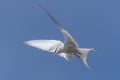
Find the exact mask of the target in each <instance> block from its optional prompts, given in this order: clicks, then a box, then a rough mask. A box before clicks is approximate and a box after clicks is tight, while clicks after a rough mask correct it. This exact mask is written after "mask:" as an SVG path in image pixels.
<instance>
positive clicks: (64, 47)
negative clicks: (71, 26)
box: [25, 4, 94, 68]
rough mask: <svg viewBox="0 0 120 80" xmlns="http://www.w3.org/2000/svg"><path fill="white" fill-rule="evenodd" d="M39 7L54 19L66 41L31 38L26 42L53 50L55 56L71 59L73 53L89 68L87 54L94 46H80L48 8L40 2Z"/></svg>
mask: <svg viewBox="0 0 120 80" xmlns="http://www.w3.org/2000/svg"><path fill="white" fill-rule="evenodd" d="M39 7H40V8H42V9H43V10H44V11H45V12H46V13H47V14H48V16H49V17H50V18H51V19H52V21H53V22H54V23H55V24H56V25H57V27H58V28H59V29H60V31H61V32H62V34H63V35H64V37H65V41H64V43H63V42H61V41H59V40H30V41H26V42H25V44H27V45H30V46H32V47H35V48H38V49H41V50H45V51H48V52H53V53H54V54H53V56H54V55H56V54H58V55H59V56H61V57H64V58H65V59H66V60H67V61H68V60H70V58H71V56H72V55H75V56H76V57H78V58H79V59H80V60H81V61H82V63H83V64H84V65H85V66H86V67H88V68H89V66H88V64H87V55H88V53H89V52H90V51H94V48H79V46H78V44H77V43H76V41H75V40H74V39H73V37H72V36H71V35H70V34H69V33H68V32H67V31H66V30H65V29H63V28H62V26H61V25H60V24H59V23H58V22H57V21H56V19H55V18H54V17H53V16H52V15H51V14H50V13H49V12H48V10H47V9H45V8H44V7H42V6H41V5H40V4H39Z"/></svg>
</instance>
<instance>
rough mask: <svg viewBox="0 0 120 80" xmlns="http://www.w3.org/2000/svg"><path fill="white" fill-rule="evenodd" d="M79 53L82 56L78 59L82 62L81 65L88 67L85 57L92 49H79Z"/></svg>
mask: <svg viewBox="0 0 120 80" xmlns="http://www.w3.org/2000/svg"><path fill="white" fill-rule="evenodd" d="M79 51H80V53H81V54H82V55H81V56H80V57H79V58H80V60H81V61H82V62H83V64H84V65H85V66H86V67H88V68H89V69H90V67H89V65H88V64H87V56H88V53H89V52H90V51H94V48H79Z"/></svg>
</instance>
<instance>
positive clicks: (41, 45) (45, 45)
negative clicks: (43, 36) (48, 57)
mask: <svg viewBox="0 0 120 80" xmlns="http://www.w3.org/2000/svg"><path fill="white" fill-rule="evenodd" d="M25 44H27V45H29V46H32V47H35V48H38V49H41V50H45V51H48V52H54V51H55V49H56V48H57V47H59V46H61V45H63V43H62V42H61V41H59V40H30V41H26V42H25Z"/></svg>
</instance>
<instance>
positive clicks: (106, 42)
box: [0, 0, 120, 80]
mask: <svg viewBox="0 0 120 80" xmlns="http://www.w3.org/2000/svg"><path fill="white" fill-rule="evenodd" d="M38 3H41V4H42V5H43V6H44V7H45V8H47V9H48V10H49V12H50V13H51V14H52V15H54V16H55V18H56V19H57V20H58V22H59V23H60V24H61V25H62V26H63V27H64V28H65V29H66V30H68V32H69V33H70V34H71V35H72V36H73V37H74V39H75V40H76V41H77V42H78V44H79V46H80V47H87V48H91V47H92V48H96V49H97V50H98V51H99V52H101V55H99V54H96V53H95V52H90V53H89V55H88V64H89V65H90V67H91V69H92V71H90V70H88V69H87V68H86V67H85V66H84V65H83V64H82V63H81V62H80V60H79V59H77V58H76V57H73V58H72V59H71V60H70V61H69V62H67V61H65V60H64V59H63V58H61V57H59V56H56V57H53V56H52V53H48V52H45V51H41V50H38V49H36V48H33V47H29V46H26V45H24V41H27V40H36V39H57V40H61V41H64V37H63V35H62V34H61V33H60V31H59V30H58V29H57V27H56V25H54V23H53V22H52V21H51V19H50V18H49V17H48V15H47V14H46V13H45V12H44V11H43V10H42V9H40V8H39V7H38V6H37V4H38ZM119 3H120V1H119V0H0V80H120V69H119V68H120V4H119Z"/></svg>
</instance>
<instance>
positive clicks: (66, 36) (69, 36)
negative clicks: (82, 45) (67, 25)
mask: <svg viewBox="0 0 120 80" xmlns="http://www.w3.org/2000/svg"><path fill="white" fill-rule="evenodd" d="M38 6H39V7H40V8H42V9H43V10H44V11H45V12H46V13H47V15H48V16H49V17H50V18H51V20H52V21H53V22H54V23H55V24H56V25H57V27H58V28H59V29H60V30H61V32H62V33H63V35H64V37H65V39H66V41H68V42H70V43H71V42H72V44H73V45H74V46H78V44H77V43H76V41H75V40H74V39H73V38H72V36H71V35H70V34H69V33H68V32H67V31H66V30H65V29H63V28H62V26H61V25H60V24H59V23H58V21H57V20H56V19H55V18H54V17H53V16H52V15H51V14H50V12H49V11H48V10H47V9H46V8H44V7H43V6H42V5H40V4H38Z"/></svg>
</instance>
